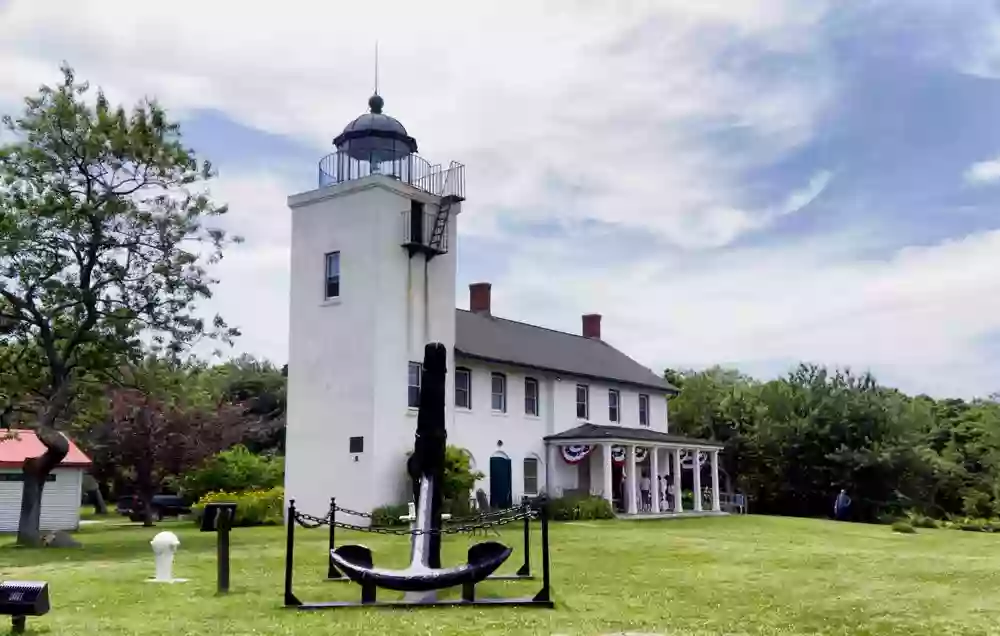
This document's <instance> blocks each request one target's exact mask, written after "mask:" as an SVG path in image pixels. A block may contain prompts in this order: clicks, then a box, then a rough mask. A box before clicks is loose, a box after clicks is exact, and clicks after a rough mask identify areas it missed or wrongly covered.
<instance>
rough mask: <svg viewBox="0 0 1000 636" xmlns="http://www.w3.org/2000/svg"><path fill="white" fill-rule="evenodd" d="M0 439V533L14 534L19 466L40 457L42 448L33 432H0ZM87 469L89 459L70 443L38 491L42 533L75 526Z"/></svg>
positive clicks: (20, 477) (18, 502) (18, 505)
mask: <svg viewBox="0 0 1000 636" xmlns="http://www.w3.org/2000/svg"><path fill="white" fill-rule="evenodd" d="M4 438H6V439H4ZM0 440H2V441H0V532H17V526H18V519H19V517H20V513H21V491H22V486H23V484H24V474H23V473H22V472H21V466H23V465H24V460H25V459H28V458H29V457H39V456H41V455H42V453H44V452H45V446H43V445H42V443H41V442H40V441H38V438H37V437H35V433H34V431H26V430H12V431H5V430H4V431H0ZM89 467H90V458H88V457H87V456H86V455H85V454H84V453H83V451H81V450H80V449H79V448H78V447H77V446H76V444H74V443H73V442H72V441H70V446H69V454H68V455H67V456H66V459H64V460H63V461H62V463H61V464H59V466H58V467H57V468H56V469H55V470H53V471H52V472H51V473H50V474H49V477H48V481H47V482H46V484H45V488H44V489H43V490H42V518H41V526H42V530H76V529H77V528H78V527H79V525H80V500H81V498H82V490H83V473H84V471H85V470H87V468H89Z"/></svg>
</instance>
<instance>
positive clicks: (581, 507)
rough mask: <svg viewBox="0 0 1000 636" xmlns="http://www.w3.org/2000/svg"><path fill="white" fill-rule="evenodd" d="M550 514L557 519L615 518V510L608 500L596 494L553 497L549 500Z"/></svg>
mask: <svg viewBox="0 0 1000 636" xmlns="http://www.w3.org/2000/svg"><path fill="white" fill-rule="evenodd" d="M549 515H550V516H551V518H552V519H554V520H556V521H582V520H588V519H614V518H615V512H614V510H612V508H611V504H610V503H608V500H607V499H605V498H604V497H597V496H594V495H587V496H580V495H575V496H569V497H559V498H557V499H552V500H550V501H549Z"/></svg>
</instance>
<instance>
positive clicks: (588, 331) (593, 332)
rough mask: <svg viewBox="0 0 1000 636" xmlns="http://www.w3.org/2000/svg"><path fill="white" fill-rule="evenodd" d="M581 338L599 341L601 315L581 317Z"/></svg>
mask: <svg viewBox="0 0 1000 636" xmlns="http://www.w3.org/2000/svg"><path fill="white" fill-rule="evenodd" d="M583 337H584V338H593V339H595V340H600V339H601V314H584V315H583Z"/></svg>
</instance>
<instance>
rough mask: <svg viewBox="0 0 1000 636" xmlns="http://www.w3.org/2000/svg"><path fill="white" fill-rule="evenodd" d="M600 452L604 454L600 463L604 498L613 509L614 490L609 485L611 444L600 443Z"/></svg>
mask: <svg viewBox="0 0 1000 636" xmlns="http://www.w3.org/2000/svg"><path fill="white" fill-rule="evenodd" d="M601 452H602V453H603V454H604V457H603V462H602V465H603V466H604V474H603V475H602V477H603V478H604V498H605V499H607V500H608V503H609V504H611V508H612V509H614V506H615V490H614V487H613V486H612V485H611V444H601Z"/></svg>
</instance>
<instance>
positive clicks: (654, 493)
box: [649, 446, 660, 514]
mask: <svg viewBox="0 0 1000 636" xmlns="http://www.w3.org/2000/svg"><path fill="white" fill-rule="evenodd" d="M659 476H660V447H659V446H650V447H649V490H650V492H649V495H650V497H652V502H653V507H652V508H651V509H650V510H651V511H652V512H653V513H654V514H655V513H658V512H660V480H659V479H658V477H659Z"/></svg>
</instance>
